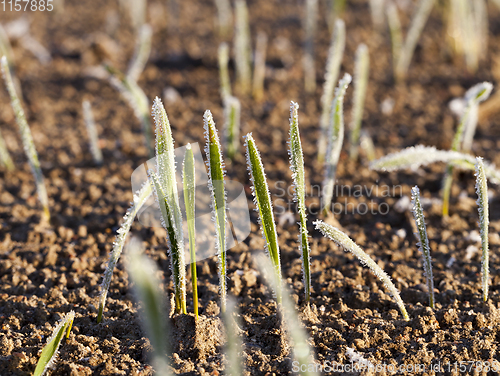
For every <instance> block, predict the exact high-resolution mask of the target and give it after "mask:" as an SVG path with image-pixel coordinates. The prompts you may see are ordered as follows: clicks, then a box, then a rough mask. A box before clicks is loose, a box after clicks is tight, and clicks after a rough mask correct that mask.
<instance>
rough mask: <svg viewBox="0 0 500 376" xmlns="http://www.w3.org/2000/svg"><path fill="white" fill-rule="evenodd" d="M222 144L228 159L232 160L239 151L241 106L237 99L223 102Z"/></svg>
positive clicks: (229, 98)
mask: <svg viewBox="0 0 500 376" xmlns="http://www.w3.org/2000/svg"><path fill="white" fill-rule="evenodd" d="M224 119H225V121H224V141H225V142H224V144H225V146H226V147H225V149H226V153H227V156H228V158H229V159H234V157H235V156H236V154H237V153H238V150H239V149H240V121H241V120H240V119H241V104H240V101H239V100H238V98H236V97H233V96H229V97H227V98H226V99H225V100H224Z"/></svg>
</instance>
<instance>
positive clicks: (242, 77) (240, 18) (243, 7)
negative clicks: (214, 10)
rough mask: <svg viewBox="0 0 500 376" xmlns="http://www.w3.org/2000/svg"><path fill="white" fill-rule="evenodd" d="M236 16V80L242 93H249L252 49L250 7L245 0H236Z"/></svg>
mask: <svg viewBox="0 0 500 376" xmlns="http://www.w3.org/2000/svg"><path fill="white" fill-rule="evenodd" d="M234 12H235V16H236V22H235V33H234V55H235V63H236V82H237V84H238V89H239V91H240V92H241V93H242V94H248V92H249V90H250V88H251V77H250V76H251V74H252V72H251V67H250V66H251V53H252V52H251V51H252V47H251V44H250V26H249V24H248V8H247V3H246V1H245V0H235V2H234Z"/></svg>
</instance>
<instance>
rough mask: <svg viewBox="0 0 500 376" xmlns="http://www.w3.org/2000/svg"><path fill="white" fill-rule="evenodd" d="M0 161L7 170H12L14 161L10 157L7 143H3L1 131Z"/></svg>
mask: <svg viewBox="0 0 500 376" xmlns="http://www.w3.org/2000/svg"><path fill="white" fill-rule="evenodd" d="M0 163H1V164H3V165H4V166H5V167H6V168H7V170H9V171H13V170H14V162H13V161H12V158H11V157H10V153H9V150H8V149H7V145H6V144H5V140H4V139H3V136H2V133H0Z"/></svg>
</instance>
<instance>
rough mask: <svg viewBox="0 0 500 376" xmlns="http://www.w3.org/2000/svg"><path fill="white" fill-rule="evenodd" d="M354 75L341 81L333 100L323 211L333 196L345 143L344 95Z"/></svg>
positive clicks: (324, 180) (347, 74)
mask: <svg viewBox="0 0 500 376" xmlns="http://www.w3.org/2000/svg"><path fill="white" fill-rule="evenodd" d="M351 80H352V77H351V75H350V74H349V73H346V74H345V75H344V77H343V78H342V79H341V80H340V81H339V86H338V88H337V90H336V92H335V98H334V99H333V101H332V111H331V120H330V127H329V132H328V150H327V152H326V160H325V177H324V179H323V203H322V204H323V208H322V209H323V212H325V213H327V212H329V210H330V204H331V203H332V198H333V187H334V185H335V175H336V174H337V165H338V163H339V157H340V152H341V151H342V144H343V143H344V96H345V92H346V90H347V87H348V86H349V84H350V83H351Z"/></svg>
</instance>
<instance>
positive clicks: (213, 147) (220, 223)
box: [203, 110, 227, 312]
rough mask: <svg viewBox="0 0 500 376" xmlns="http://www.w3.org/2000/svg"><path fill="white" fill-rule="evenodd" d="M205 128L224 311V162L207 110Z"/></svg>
mask: <svg viewBox="0 0 500 376" xmlns="http://www.w3.org/2000/svg"><path fill="white" fill-rule="evenodd" d="M203 120H204V127H205V140H206V142H207V144H206V147H205V153H206V155H207V167H208V175H209V179H208V187H209V189H210V195H211V197H212V213H213V220H214V223H215V231H216V236H217V243H216V244H217V253H218V255H219V259H218V260H219V289H220V298H221V310H222V312H224V311H225V310H226V289H227V286H226V226H227V223H226V222H227V213H226V191H225V189H224V175H225V171H224V162H223V159H222V147H221V145H220V142H219V135H218V134H217V129H216V128H215V122H214V119H213V117H212V113H211V112H210V111H209V110H207V111H205V114H204V115H203Z"/></svg>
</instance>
